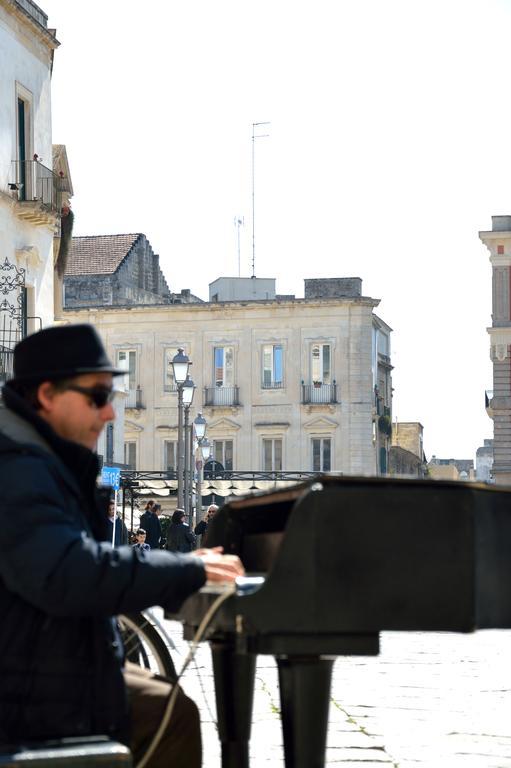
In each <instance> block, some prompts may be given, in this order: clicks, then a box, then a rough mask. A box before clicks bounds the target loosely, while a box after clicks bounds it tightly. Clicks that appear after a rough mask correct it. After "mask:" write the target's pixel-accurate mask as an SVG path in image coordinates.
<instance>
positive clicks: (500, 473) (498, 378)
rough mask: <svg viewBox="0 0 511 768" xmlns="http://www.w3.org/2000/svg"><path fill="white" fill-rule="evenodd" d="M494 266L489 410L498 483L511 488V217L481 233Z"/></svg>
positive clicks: (496, 221) (499, 218) (497, 218)
mask: <svg viewBox="0 0 511 768" xmlns="http://www.w3.org/2000/svg"><path fill="white" fill-rule="evenodd" d="M479 237H480V239H481V240H482V242H483V243H484V244H485V245H486V247H487V248H488V250H489V252H490V263H491V266H492V324H491V327H490V328H488V333H489V335H490V358H491V361H492V363H493V389H492V390H490V391H489V392H487V393H486V410H487V413H488V415H489V416H490V418H491V419H492V420H493V468H492V475H493V478H494V480H495V482H496V483H499V484H506V485H509V484H511V365H510V361H511V288H510V286H511V216H492V228H491V231H484V232H479Z"/></svg>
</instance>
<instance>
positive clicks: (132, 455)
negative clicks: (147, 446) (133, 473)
mask: <svg viewBox="0 0 511 768" xmlns="http://www.w3.org/2000/svg"><path fill="white" fill-rule="evenodd" d="M124 464H125V465H126V467H127V468H128V469H132V470H135V469H136V468H137V444H136V443H135V442H133V441H129V442H126V443H124Z"/></svg>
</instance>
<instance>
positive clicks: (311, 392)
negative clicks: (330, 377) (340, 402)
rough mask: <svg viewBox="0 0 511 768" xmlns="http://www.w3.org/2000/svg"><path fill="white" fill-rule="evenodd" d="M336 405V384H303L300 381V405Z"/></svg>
mask: <svg viewBox="0 0 511 768" xmlns="http://www.w3.org/2000/svg"><path fill="white" fill-rule="evenodd" d="M332 403H337V382H336V381H334V382H333V383H332V384H324V383H323V382H322V381H314V382H313V383H312V384H305V383H304V382H303V381H302V405H328V404H332Z"/></svg>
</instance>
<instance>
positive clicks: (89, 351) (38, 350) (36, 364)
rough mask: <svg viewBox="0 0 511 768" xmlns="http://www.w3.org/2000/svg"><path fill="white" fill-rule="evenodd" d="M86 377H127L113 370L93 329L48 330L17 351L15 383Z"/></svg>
mask: <svg viewBox="0 0 511 768" xmlns="http://www.w3.org/2000/svg"><path fill="white" fill-rule="evenodd" d="M82 373H112V374H113V375H114V376H120V375H121V374H123V373H126V371H122V370H120V369H117V368H114V367H113V365H112V363H111V362H110V360H109V358H108V355H107V353H106V351H105V348H104V346H103V342H102V341H101V339H100V337H99V334H98V332H97V331H96V329H95V328H94V327H93V326H92V325H86V324H83V325H58V326H53V327H52V328H45V329H44V330H42V331H38V333H32V334H31V335H30V336H27V337H26V338H25V339H22V341H20V342H19V344H16V346H15V348H14V380H15V381H31V380H32V381H44V380H48V381H54V380H56V379H64V378H66V377H67V376H80V374H82Z"/></svg>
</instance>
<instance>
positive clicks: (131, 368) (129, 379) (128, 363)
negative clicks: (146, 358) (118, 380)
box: [117, 349, 137, 392]
mask: <svg viewBox="0 0 511 768" xmlns="http://www.w3.org/2000/svg"><path fill="white" fill-rule="evenodd" d="M117 365H118V366H119V368H121V369H122V370H124V371H126V373H125V375H124V390H125V392H134V391H135V390H136V388H137V353H136V352H135V350H134V349H119V350H117Z"/></svg>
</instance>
